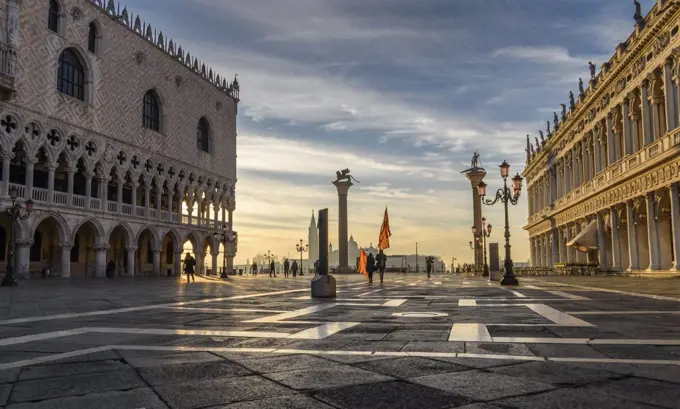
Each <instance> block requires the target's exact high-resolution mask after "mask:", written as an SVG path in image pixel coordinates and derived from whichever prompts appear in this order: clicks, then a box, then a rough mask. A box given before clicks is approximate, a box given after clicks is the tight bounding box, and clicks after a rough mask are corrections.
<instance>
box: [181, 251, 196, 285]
mask: <svg viewBox="0 0 680 409" xmlns="http://www.w3.org/2000/svg"><path fill="white" fill-rule="evenodd" d="M194 267H196V259H194V258H193V257H191V254H189V253H187V255H186V256H185V257H184V273H185V274H186V275H187V283H189V279H190V278H191V282H192V283H193V282H195V281H196V277H195V276H194Z"/></svg>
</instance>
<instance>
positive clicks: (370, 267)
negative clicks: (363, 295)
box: [366, 253, 375, 283]
mask: <svg viewBox="0 0 680 409" xmlns="http://www.w3.org/2000/svg"><path fill="white" fill-rule="evenodd" d="M374 271H375V259H374V258H373V253H368V257H366V272H367V273H368V282H369V283H372V282H373V272H374Z"/></svg>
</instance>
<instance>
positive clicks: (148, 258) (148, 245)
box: [146, 240, 153, 264]
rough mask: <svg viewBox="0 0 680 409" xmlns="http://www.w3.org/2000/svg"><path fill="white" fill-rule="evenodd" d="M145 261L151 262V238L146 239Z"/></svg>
mask: <svg viewBox="0 0 680 409" xmlns="http://www.w3.org/2000/svg"><path fill="white" fill-rule="evenodd" d="M146 263H147V264H153V249H152V248H151V240H147V241H146Z"/></svg>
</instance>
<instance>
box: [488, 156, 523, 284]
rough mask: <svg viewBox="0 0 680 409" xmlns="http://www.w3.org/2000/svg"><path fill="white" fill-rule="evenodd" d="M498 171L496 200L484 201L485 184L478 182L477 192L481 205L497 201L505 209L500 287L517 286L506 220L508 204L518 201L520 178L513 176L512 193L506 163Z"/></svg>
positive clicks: (507, 220) (491, 204)
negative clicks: (499, 176)
mask: <svg viewBox="0 0 680 409" xmlns="http://www.w3.org/2000/svg"><path fill="white" fill-rule="evenodd" d="M499 168H500V171H501V177H502V178H503V187H502V188H500V189H498V191H497V192H496V198H495V199H493V200H491V199H485V196H486V186H487V185H486V183H484V182H480V183H479V185H478V186H477V191H478V193H479V196H481V198H482V203H484V204H485V205H487V206H493V205H495V204H496V202H498V201H499V200H500V201H501V202H502V203H503V205H504V207H505V274H504V275H503V279H502V280H501V285H518V284H519V283H518V281H517V277H515V273H514V272H513V271H512V257H511V256H510V222H509V219H508V203H510V204H512V205H516V204H517V200H518V199H519V195H520V193H521V191H522V180H523V179H522V177H521V176H520V175H519V173H518V174H517V175H515V177H514V178H512V192H511V191H510V189H509V188H508V176H509V175H510V165H509V164H508V162H506V161H503V163H502V164H501V165H500V166H499Z"/></svg>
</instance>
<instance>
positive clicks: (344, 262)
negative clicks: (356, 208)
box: [333, 180, 354, 273]
mask: <svg viewBox="0 0 680 409" xmlns="http://www.w3.org/2000/svg"><path fill="white" fill-rule="evenodd" d="M333 185H335V187H336V188H337V189H338V249H339V257H338V261H339V263H338V264H339V265H338V268H337V269H336V270H335V272H336V273H353V272H354V269H353V268H351V267H349V260H348V255H347V241H348V237H347V192H348V191H349V188H350V187H352V186H353V185H354V184H353V183H352V181H351V180H343V181H335V182H333Z"/></svg>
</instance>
